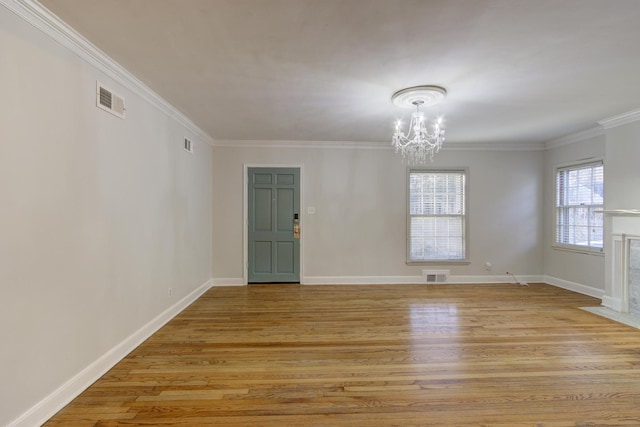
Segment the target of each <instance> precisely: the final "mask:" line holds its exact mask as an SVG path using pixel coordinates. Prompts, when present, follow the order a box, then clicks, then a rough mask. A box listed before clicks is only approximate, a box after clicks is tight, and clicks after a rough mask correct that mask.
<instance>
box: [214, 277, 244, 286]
mask: <svg viewBox="0 0 640 427" xmlns="http://www.w3.org/2000/svg"><path fill="white" fill-rule="evenodd" d="M211 282H212V283H213V286H215V287H218V286H246V285H247V284H246V283H244V279H243V278H236V277H214V278H213V279H211Z"/></svg>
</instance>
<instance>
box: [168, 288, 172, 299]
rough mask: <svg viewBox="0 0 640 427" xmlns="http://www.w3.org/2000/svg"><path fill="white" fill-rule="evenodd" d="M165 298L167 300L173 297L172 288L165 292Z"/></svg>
mask: <svg viewBox="0 0 640 427" xmlns="http://www.w3.org/2000/svg"><path fill="white" fill-rule="evenodd" d="M167 296H168V297H169V298H171V297H172V296H173V288H169V290H168V291H167Z"/></svg>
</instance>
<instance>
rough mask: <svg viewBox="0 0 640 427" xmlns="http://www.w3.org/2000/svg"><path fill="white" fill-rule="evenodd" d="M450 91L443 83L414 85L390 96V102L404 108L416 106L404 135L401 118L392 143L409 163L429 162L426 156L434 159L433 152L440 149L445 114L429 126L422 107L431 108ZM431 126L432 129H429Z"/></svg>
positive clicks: (431, 159)
mask: <svg viewBox="0 0 640 427" xmlns="http://www.w3.org/2000/svg"><path fill="white" fill-rule="evenodd" d="M446 94H447V91H446V90H445V89H444V88H443V87H440V86H414V87H410V88H406V89H402V90H399V91H398V92H396V93H394V94H393V96H392V97H391V101H393V103H394V104H395V105H396V106H398V107H401V108H415V109H416V111H415V112H414V113H413V114H412V115H411V123H410V124H409V129H408V131H407V133H406V134H405V133H404V132H403V131H402V130H401V125H402V122H401V121H400V120H398V122H397V123H396V130H395V133H394V134H393V139H392V144H393V146H394V147H395V149H396V153H398V152H400V153H401V154H402V156H403V157H404V158H405V159H406V160H407V162H408V163H410V164H420V163H426V161H427V158H428V159H429V160H430V161H433V155H434V154H435V153H437V152H438V151H440V148H442V143H443V142H444V125H443V123H442V117H439V118H437V119H436V120H435V122H434V123H433V124H431V125H430V126H429V125H428V123H427V120H426V119H425V116H424V112H422V111H420V107H430V106H432V105H436V104H437V103H439V102H440V101H442V100H443V99H444V98H445V96H446ZM429 128H431V129H432V130H431V131H430V130H429Z"/></svg>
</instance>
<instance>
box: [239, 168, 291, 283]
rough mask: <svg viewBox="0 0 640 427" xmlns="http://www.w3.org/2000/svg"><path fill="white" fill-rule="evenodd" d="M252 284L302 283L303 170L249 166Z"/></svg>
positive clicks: (249, 244) (250, 274)
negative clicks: (297, 225)
mask: <svg viewBox="0 0 640 427" xmlns="http://www.w3.org/2000/svg"><path fill="white" fill-rule="evenodd" d="M248 175H249V176H248V186H249V188H248V219H249V224H248V230H249V241H248V248H249V251H248V252H249V265H248V276H249V277H248V278H249V283H268V282H277V283H283V282H284V283H299V282H300V240H299V238H296V237H294V233H293V219H294V215H296V214H299V213H300V169H298V168H249V169H248Z"/></svg>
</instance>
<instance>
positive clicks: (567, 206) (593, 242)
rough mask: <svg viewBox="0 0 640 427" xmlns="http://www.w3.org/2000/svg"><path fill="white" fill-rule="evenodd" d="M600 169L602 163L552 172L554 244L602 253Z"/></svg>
mask: <svg viewBox="0 0 640 427" xmlns="http://www.w3.org/2000/svg"><path fill="white" fill-rule="evenodd" d="M603 200H604V167H603V165H602V162H598V163H589V164H584V165H577V166H570V167H566V168H560V169H558V170H557V172H556V243H557V244H559V245H569V246H578V247H580V249H584V248H586V249H589V248H592V249H593V250H597V251H600V252H601V251H602V242H603V229H604V218H603V214H602V213H601V212H600V213H597V212H596V211H597V210H602V209H603Z"/></svg>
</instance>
